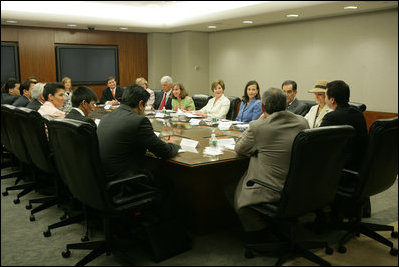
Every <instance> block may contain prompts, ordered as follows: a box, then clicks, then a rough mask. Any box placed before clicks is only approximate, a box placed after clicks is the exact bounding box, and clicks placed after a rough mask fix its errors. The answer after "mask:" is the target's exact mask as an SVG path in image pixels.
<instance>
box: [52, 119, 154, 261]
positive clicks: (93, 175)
mask: <svg viewBox="0 0 399 267" xmlns="http://www.w3.org/2000/svg"><path fill="white" fill-rule="evenodd" d="M47 125H48V131H49V139H50V145H51V147H52V148H53V151H54V162H55V166H56V168H57V169H58V171H59V174H60V176H61V177H62V179H63V180H64V181H65V182H66V184H67V186H68V188H69V190H70V191H71V193H72V195H73V196H74V197H76V198H77V199H78V200H80V201H81V202H82V203H83V205H85V206H87V207H89V208H91V209H93V210H95V211H97V212H98V213H99V214H100V215H101V217H102V219H103V228H104V235H105V240H102V241H94V242H86V243H76V244H68V245H67V247H66V250H65V251H64V252H63V253H62V256H63V257H69V256H70V254H71V252H70V249H89V250H92V251H91V252H90V253H89V254H88V255H87V256H86V257H84V258H83V259H82V260H80V261H79V262H78V263H77V264H76V265H85V264H87V263H88V262H90V261H92V260H93V259H95V258H97V257H98V256H100V255H101V254H103V253H107V254H109V253H111V251H112V250H113V249H115V248H116V247H118V246H119V245H120V243H119V242H118V241H117V240H116V239H114V236H113V230H116V229H117V228H118V226H111V218H113V217H120V216H122V215H124V214H126V213H130V214H134V212H135V211H138V210H140V211H141V210H142V209H143V208H144V207H146V206H147V205H150V204H151V202H152V201H153V199H154V196H155V194H156V191H155V190H153V189H150V188H148V187H145V189H143V190H138V191H137V192H138V193H136V194H132V195H128V196H118V194H115V195H112V193H111V192H115V189H117V188H118V187H120V186H122V185H124V184H130V185H133V184H134V185H135V186H137V188H138V189H140V188H143V185H141V183H140V182H141V181H143V180H144V179H146V178H147V177H146V176H145V175H142V174H139V175H135V176H133V177H127V178H123V179H120V180H117V181H112V182H106V177H105V175H104V171H103V169H102V165H101V160H100V157H99V145H98V139H97V133H96V129H95V128H94V127H93V126H91V125H90V124H88V123H86V122H81V121H76V120H69V119H62V120H60V119H55V120H52V121H49V122H48V124H47ZM119 222H120V221H119ZM119 225H120V224H119Z"/></svg>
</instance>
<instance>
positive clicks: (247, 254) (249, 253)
mask: <svg viewBox="0 0 399 267" xmlns="http://www.w3.org/2000/svg"><path fill="white" fill-rule="evenodd" d="M244 256H245V258H247V259H252V258H253V257H254V253H253V252H252V250H250V249H245V253H244Z"/></svg>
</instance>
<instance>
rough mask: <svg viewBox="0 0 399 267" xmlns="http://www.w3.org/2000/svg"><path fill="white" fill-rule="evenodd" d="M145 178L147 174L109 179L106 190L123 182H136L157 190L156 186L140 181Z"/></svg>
mask: <svg viewBox="0 0 399 267" xmlns="http://www.w3.org/2000/svg"><path fill="white" fill-rule="evenodd" d="M145 179H147V175H145V174H137V175H134V176H131V177H126V178H123V179H118V180H115V181H111V182H108V183H107V185H106V186H107V190H111V189H112V188H114V187H116V186H117V185H120V184H124V183H130V182H134V183H138V184H139V185H140V186H143V187H146V188H147V189H150V190H153V191H159V190H158V188H155V187H153V186H150V185H148V184H146V183H141V181H143V180H145Z"/></svg>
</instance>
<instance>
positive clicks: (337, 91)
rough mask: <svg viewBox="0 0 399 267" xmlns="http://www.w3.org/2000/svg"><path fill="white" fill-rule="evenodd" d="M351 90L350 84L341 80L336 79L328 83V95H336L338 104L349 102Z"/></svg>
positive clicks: (329, 96)
mask: <svg viewBox="0 0 399 267" xmlns="http://www.w3.org/2000/svg"><path fill="white" fill-rule="evenodd" d="M349 96H350V90H349V85H348V84H347V83H346V82H344V81H341V80H335V81H332V82H329V83H327V97H328V98H331V97H334V99H335V102H337V105H338V106H340V105H344V104H347V103H348V102H349Z"/></svg>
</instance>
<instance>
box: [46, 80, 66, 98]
mask: <svg viewBox="0 0 399 267" xmlns="http://www.w3.org/2000/svg"><path fill="white" fill-rule="evenodd" d="M59 89H62V90H65V87H64V85H63V84H62V83H46V85H45V86H44V90H43V97H44V100H46V101H48V95H49V94H52V95H55V94H56V93H57V91H58V90H59Z"/></svg>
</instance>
